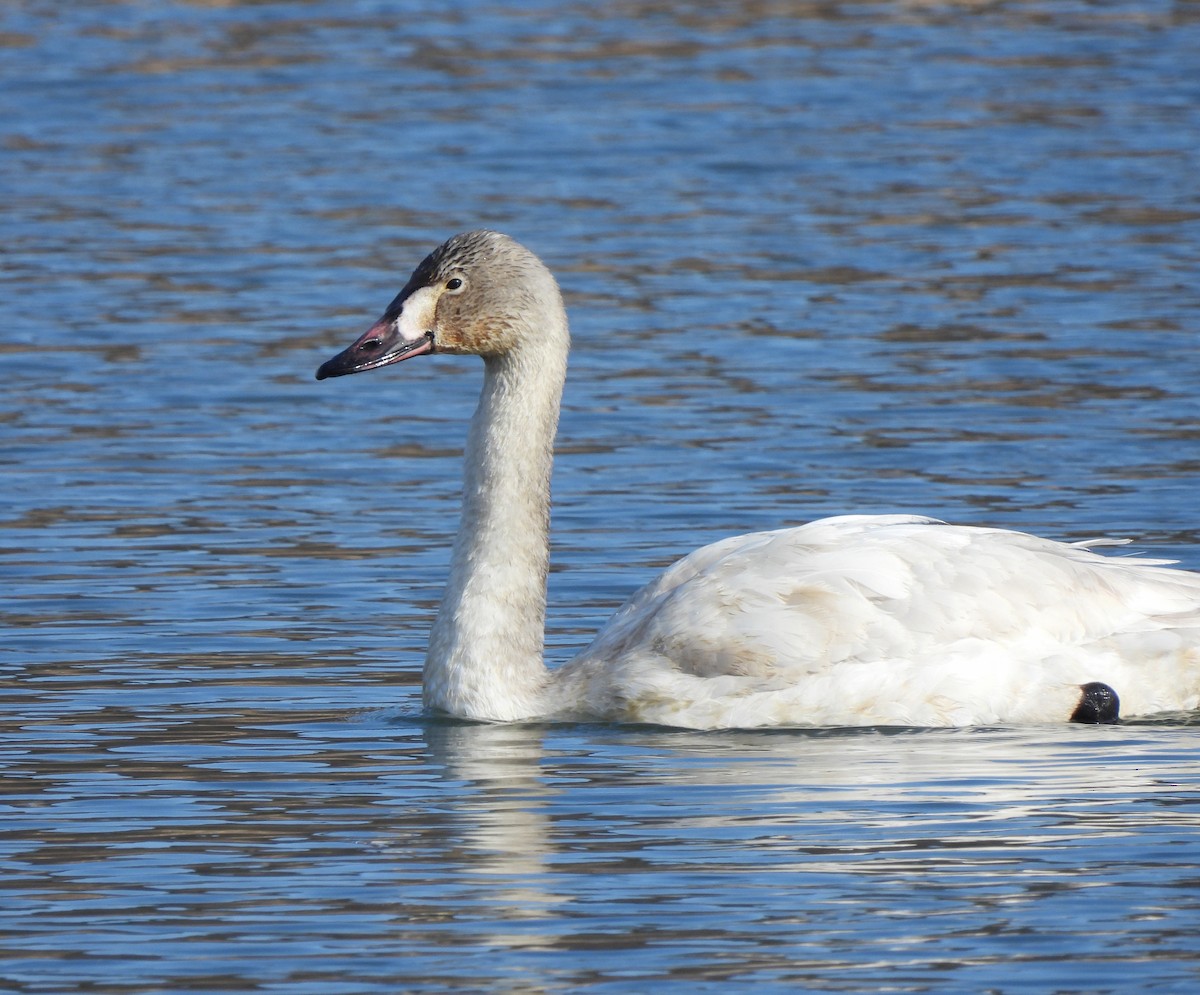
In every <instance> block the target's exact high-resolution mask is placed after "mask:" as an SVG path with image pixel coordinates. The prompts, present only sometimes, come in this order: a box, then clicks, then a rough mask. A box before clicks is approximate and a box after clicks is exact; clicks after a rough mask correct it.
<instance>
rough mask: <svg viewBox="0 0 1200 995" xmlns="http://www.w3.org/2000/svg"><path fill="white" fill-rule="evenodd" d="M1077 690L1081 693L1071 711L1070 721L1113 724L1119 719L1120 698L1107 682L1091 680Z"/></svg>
mask: <svg viewBox="0 0 1200 995" xmlns="http://www.w3.org/2000/svg"><path fill="white" fill-rule="evenodd" d="M1079 690H1080V691H1082V692H1083V694H1082V696H1081V697H1080V699H1079V704H1078V705H1077V706H1076V707H1075V711H1073V712H1072V713H1071V721H1072V722H1086V723H1090V724H1091V725H1115V724H1116V723H1117V722H1119V721H1120V715H1121V699H1120V698H1118V697H1117V692H1116V691H1114V690H1113V689H1112V688H1110V687H1109V686H1108V685H1107V684H1101V683H1100V682H1099V681H1092V683H1090V684H1082V685H1080V687H1079Z"/></svg>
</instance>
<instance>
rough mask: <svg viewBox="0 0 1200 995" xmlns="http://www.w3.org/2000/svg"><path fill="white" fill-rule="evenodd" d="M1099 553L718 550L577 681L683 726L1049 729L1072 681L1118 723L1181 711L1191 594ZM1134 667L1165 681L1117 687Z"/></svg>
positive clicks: (746, 545) (782, 537)
mask: <svg viewBox="0 0 1200 995" xmlns="http://www.w3.org/2000/svg"><path fill="white" fill-rule="evenodd" d="M1109 542H1111V541H1106V540H1100V541H1091V542H1086V543H1079V544H1069V543H1061V542H1055V541H1052V540H1047V539H1040V538H1038V537H1036V536H1032V535H1027V534H1025V533H1019V532H1011V531H1006V530H1002V529H985V528H971V527H961V526H950V525H947V524H945V523H944V522H940V521H938V520H936V519H931V518H923V517H918V516H911V515H889V516H843V517H838V518H828V519H822V520H820V521H816V522H812V523H810V524H807V525H803V526H800V527H797V528H790V529H782V530H778V531H774V532H760V533H754V534H750V535H744V536H736V537H733V538H730V539H726V540H722V541H721V542H717V543H714V544H712V545H710V546H706V547H704V548H702V549H700V550H697V551H696V552H694V553H692V554H691V555H689V556H687V557H685V558H684V559H682V560H680V561H678V562H677V563H675V564H674V565H673V566H671V567H670V568H668V569H667V570H666V571H664V573H663V574H661V575H660V576H659V577H658V578H656V579H655V580H654V581H652V582H651V583H649V584H648V585H646V586H645V587H644V588H643V589H642V590H640V591H639V592H638V593H637V594H635V595H634V596H633V597H632V598H631V599H630V600H629V602H627V603H626V604H625V605H624V606H623V607H622V608H621V609H620V610H619V611H618V612H617V613H616V615H615V616H614V617H613V619H612V620H611V622H610V623H609V625H608V626H606V627H605V629H604V630H603V631H602V632H601V633H600V634H599V635H598V637H597V638H596V640H595V642H593V644H592V645H591V646H590V647H589V648H588V649H587V650H585V652H584V653H583V654H582V655H581V658H580V662H581V664H583V665H585V666H587V665H588V661H591V663H590V666H591V667H593V668H594V667H596V666H600V665H603V667H605V668H606V669H607V670H608V671H609V674H610V676H611V677H612V678H613V679H614V680H615V681H616V683H617V684H618V685H620V686H621V687H622V688H623V690H622V692H621V697H622V700H623V701H624V702H625V703H626V705H628V703H630V702H632V703H634V705H635V706H636V707H635V709H634V710H635V711H636V712H637V714H639V715H642V716H651V720H653V721H658V720H660V719H656V718H653V716H655V715H656V714H657V713H656V712H655V711H654V707H650V708H649V709H648V708H647V703H648V702H660V701H661V702H664V703H665V702H671V703H670V704H669V705H666V704H664V706H663V707H665V708H668V709H669V714H666V713H664V715H665V717H666V719H668V720H669V721H671V722H672V723H676V724H685V725H687V724H698V725H705V724H714V720H713V718H712V716H711V715H709V714H707V712H706V713H705V716H704V717H699V716H697V718H696V721H695V722H689V721H687V720H686V716H687V713H688V710H689V709H691V710H696V709H701V710H702V711H703V710H705V709H707V710H708V712H711V711H712V710H714V709H719V708H724V709H726V710H727V711H728V712H729V713H730V714H729V717H728V719H723V718H718V719H717V721H716V723H715V724H725V725H761V724H779V723H786V724H792V723H796V722H800V723H806V722H817V723H821V724H825V723H827V722H832V723H843V722H863V721H871V722H876V721H896V722H902V723H904V724H914V723H915V724H936V725H941V724H948V723H949V724H964V723H970V722H980V721H1006V720H1008V719H1013V720H1022V721H1027V720H1029V719H1030V718H1033V719H1037V718H1038V717H1039V715H1040V713H1039V711H1038V710H1039V709H1040V708H1045V709H1046V710H1047V718H1057V719H1058V720H1062V719H1065V718H1067V717H1069V716H1070V714H1071V711H1072V709H1073V707H1074V703H1076V702H1077V700H1078V695H1079V690H1078V688H1079V685H1080V684H1082V683H1086V682H1090V681H1105V682H1106V683H1112V684H1113V686H1114V687H1115V686H1117V685H1118V683H1119V684H1120V685H1121V687H1120V688H1119V693H1120V694H1121V697H1122V699H1123V701H1124V702H1125V704H1126V707H1125V708H1124V709H1123V711H1125V712H1126V714H1132V712H1133V711H1151V710H1157V709H1158V708H1161V707H1164V706H1163V704H1162V702H1163V701H1164V700H1166V701H1167V702H1168V703H1167V704H1166V706H1165V707H1194V700H1195V699H1196V698H1197V695H1198V694H1200V687H1197V686H1196V685H1197V683H1198V678H1197V676H1196V675H1197V674H1198V673H1200V659H1198V658H1197V653H1196V647H1197V646H1198V645H1200V575H1197V574H1193V573H1189V572H1186V571H1181V570H1173V569H1170V568H1168V567H1167V566H1166V565H1165V563H1164V561H1151V560H1143V559H1135V558H1131V557H1111V556H1104V555H1101V554H1099V553H1097V552H1095V551H1093V549H1092V548H1091V547H1093V546H1097V545H1103V544H1107V543H1109ZM1139 659H1142V660H1150V661H1160V663H1161V661H1164V660H1168V659H1170V660H1172V661H1174V662H1173V663H1171V664H1167V663H1162V664H1161V667H1160V669H1162V668H1166V669H1165V670H1163V672H1162V673H1158V672H1153V673H1143V674H1138V673H1136V672H1135V673H1133V674H1132V677H1131V674H1130V673H1129V668H1130V667H1133V666H1135V665H1136V662H1137V661H1138V660H1139ZM602 662H603V663H602ZM1155 665H1157V664H1151V665H1150V666H1155ZM1147 679H1148V680H1147ZM1114 682H1117V683H1114ZM1146 684H1148V685H1150V686H1149V687H1142V685H1146ZM1164 687H1165V688H1166V690H1164ZM1143 692H1145V693H1143ZM1176 692H1178V693H1177V695H1176V697H1171V695H1173V694H1176ZM1164 694H1166V696H1167V697H1166V698H1165V699H1164ZM1176 699H1178V700H1176ZM1189 703H1192V704H1191V705H1189ZM626 705H623V706H622V707H626ZM764 712H765V713H766V714H767V715H768V716H769V717H768V718H766V719H765V720H764V718H763V715H764ZM747 713H752V714H747Z"/></svg>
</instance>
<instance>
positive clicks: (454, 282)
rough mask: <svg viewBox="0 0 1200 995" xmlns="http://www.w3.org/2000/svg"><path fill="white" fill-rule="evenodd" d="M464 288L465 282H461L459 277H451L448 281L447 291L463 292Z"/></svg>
mask: <svg viewBox="0 0 1200 995" xmlns="http://www.w3.org/2000/svg"><path fill="white" fill-rule="evenodd" d="M463 286H464V283H463V281H462V280H460V279H459V278H458V277H457V276H454V277H451V278H450V279H449V280H447V281H446V289H447V290H451V291H453V290H462V288H463Z"/></svg>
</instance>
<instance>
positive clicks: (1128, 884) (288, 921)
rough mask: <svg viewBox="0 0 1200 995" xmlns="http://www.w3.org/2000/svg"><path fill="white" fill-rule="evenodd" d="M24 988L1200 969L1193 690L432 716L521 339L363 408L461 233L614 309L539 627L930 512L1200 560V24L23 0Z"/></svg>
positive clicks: (1, 20)
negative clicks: (790, 713) (910, 718)
mask: <svg viewBox="0 0 1200 995" xmlns="http://www.w3.org/2000/svg"><path fill="white" fill-rule="evenodd" d="M0 49H2V55H3V59H2V60H0V93H2V95H3V98H4V104H5V107H6V111H5V114H4V116H3V119H2V121H0V152H2V155H0V183H2V184H3V190H4V191H5V193H4V203H3V209H2V214H0V217H2V218H3V225H4V228H3V232H4V237H3V240H2V242H0V246H2V249H0V300H3V308H4V321H3V327H2V329H0V362H2V363H3V371H4V391H3V393H0V474H2V476H0V479H2V485H0V487H2V490H0V494H3V497H4V501H3V505H2V506H0V625H2V629H0V631H2V633H3V638H2V639H0V667H2V670H0V762H2V764H3V767H2V780H0V787H2V789H3V796H2V797H0V869H2V872H3V873H2V874H0V989H2V990H3V991H12V992H59V991H61V992H76V991H95V992H112V993H118V992H119V993H125V992H129V993H132V992H154V991H171V992H189V991H196V992H199V991H216V990H233V991H278V992H288V993H300V992H339V993H340V992H346V993H351V992H370V993H385V992H396V991H412V992H447V991H511V992H577V991H596V992H630V993H641V992H645V991H647V990H650V989H651V987H653V988H654V989H657V988H659V987H660V986H662V985H670V986H672V987H674V988H676V989H677V990H680V991H700V992H703V991H712V992H718V991H720V992H725V991H729V990H731V989H749V988H751V987H753V988H754V989H755V990H766V991H795V990H803V989H810V990H841V991H855V990H863V989H880V988H888V989H891V990H899V991H923V990H930V989H940V990H962V991H978V990H992V991H1012V990H1017V989H1018V988H1020V989H1021V990H1047V991H1049V990H1055V991H1130V990H1139V989H1140V990H1145V989H1149V988H1151V987H1153V988H1154V990H1156V991H1181V992H1182V991H1189V992H1190V991H1192V990H1194V989H1195V988H1196V985H1197V984H1198V983H1200V940H1198V939H1197V937H1198V936H1200V898H1198V897H1197V896H1198V895H1200V748H1198V746H1197V737H1196V733H1195V727H1194V726H1192V725H1190V724H1189V722H1190V719H1191V718H1192V717H1191V716H1170V717H1166V718H1165V719H1163V720H1161V721H1155V722H1147V723H1140V724H1139V723H1131V724H1126V725H1122V726H1117V727H1104V728H1086V727H1065V728H1037V729H982V730H961V731H953V732H945V731H922V730H865V731H856V732H844V731H839V730H817V731H809V732H788V733H741V734H695V733H677V732H666V731H661V730H650V729H616V728H608V727H595V726H580V727H513V728H488V727H473V726H469V725H455V724H439V723H431V722H427V721H425V720H422V719H421V718H420V716H419V692H418V686H417V685H418V679H419V666H420V661H421V658H422V654H423V648H424V645H425V641H426V636H427V633H428V627H429V622H430V620H431V617H432V613H433V611H434V609H435V607H436V604H437V599H438V597H439V593H440V585H441V582H442V580H443V578H444V572H445V568H446V563H447V559H448V548H449V538H450V536H451V535H452V534H453V530H454V527H455V524H456V515H457V507H456V505H457V490H458V473H459V459H460V455H461V449H462V443H463V437H464V432H465V421H466V418H467V416H468V415H469V413H470V410H471V408H472V406H473V402H474V397H475V393H476V391H477V389H478V382H479V370H478V368H477V366H476V365H475V364H474V363H471V362H465V361H461V360H455V359H453V358H435V359H432V360H424V361H418V362H414V363H412V364H405V366H404V367H402V368H399V369H395V370H388V371H384V372H381V373H377V374H373V375H368V376H363V377H355V378H352V379H350V380H343V381H334V382H330V383H322V384H317V383H315V382H314V381H313V379H312V374H313V371H314V370H315V368H316V366H317V365H318V363H319V362H320V361H322V360H323V359H325V358H327V357H328V356H329V355H330V354H331V353H332V352H333V351H335V350H337V349H340V348H341V347H342V346H344V345H346V344H348V342H349V341H350V340H351V339H353V338H354V337H355V336H356V335H357V334H358V333H359V332H360V331H361V330H362V329H363V328H365V327H366V324H367V323H368V322H369V321H370V320H372V319H373V318H374V317H375V316H376V315H377V313H378V312H379V311H380V310H381V309H382V308H383V306H384V305H385V304H386V303H387V302H388V301H389V300H390V299H391V297H392V295H393V294H394V293H395V292H396V291H397V290H398V289H399V287H400V286H401V285H402V284H403V282H404V280H405V279H406V277H407V273H408V271H409V270H410V269H411V268H412V266H413V265H414V264H415V263H416V262H418V261H419V260H420V258H421V257H422V256H423V255H424V254H425V253H426V252H427V251H428V250H429V249H430V248H432V247H433V246H434V245H435V244H437V243H438V242H440V241H441V240H442V239H443V238H444V237H445V236H447V235H449V234H451V233H452V232H454V231H458V230H461V229H464V228H469V227H478V226H482V225H486V226H490V227H496V228H500V229H503V230H506V231H508V232H510V233H511V234H513V235H515V236H517V237H518V238H520V239H521V240H522V241H524V242H526V243H527V244H528V245H530V246H531V247H532V248H534V249H535V250H536V251H537V252H539V253H540V254H541V255H542V256H543V257H544V258H545V259H546V260H547V262H548V263H549V264H550V265H551V267H552V268H553V269H554V270H555V272H556V273H557V274H558V275H559V277H560V280H561V283H562V285H563V288H564V291H565V292H566V294H567V297H568V305H569V308H570V311H571V318H572V327H573V334H574V352H573V354H572V368H571V377H570V382H569V384H568V394H567V398H566V401H565V408H564V414H563V423H562V429H561V434H560V440H559V459H558V464H557V470H556V477H555V487H556V491H555V501H556V504H555V520H554V540H555V553H554V556H555V571H554V573H553V575H552V577H551V590H550V613H549V614H550V618H549V627H550V628H549V634H548V643H549V646H550V650H551V653H552V655H553V656H554V657H555V658H558V659H561V658H563V657H565V656H567V655H568V654H569V652H570V651H571V649H573V648H575V647H578V646H579V645H581V644H582V643H583V642H585V641H586V638H587V634H588V633H589V632H590V631H592V630H593V629H594V628H595V626H596V625H598V624H599V623H600V622H601V621H602V620H603V619H604V618H605V617H606V616H607V615H608V613H610V612H611V611H612V609H613V608H614V607H615V606H616V605H617V604H618V603H619V602H620V601H621V600H622V599H623V598H624V596H625V595H627V594H628V593H629V592H630V591H632V590H633V589H634V588H635V587H636V586H638V585H639V584H640V583H642V582H643V581H645V580H646V579H648V578H649V577H650V576H651V575H652V574H653V573H654V572H655V571H656V570H657V569H659V568H660V567H661V566H662V565H664V564H665V563H667V562H670V561H671V560H672V559H673V558H675V557H676V556H677V555H679V554H681V553H683V552H686V551H688V550H690V549H692V548H694V547H696V546H697V545H700V544H702V543H704V542H706V541H709V540H711V539H714V538H717V537H719V536H721V535H725V534H728V533H731V532H742V531H748V530H752V529H758V528H766V527H771V526H775V525H778V524H781V523H787V522H799V521H803V520H806V519H809V518H814V517H818V516H820V515H824V514H835V513H841V512H846V511H885V510H906V511H918V512H924V513H930V514H935V515H937V516H939V517H945V518H950V519H953V520H956V521H963V522H971V523H982V522H987V523H994V524H999V525H1005V526H1009V527H1015V528H1023V529H1030V530H1034V531H1037V532H1040V533H1043V534H1047V535H1051V536H1057V537H1063V538H1080V537H1084V536H1090V535H1097V534H1110V535H1124V536H1133V537H1136V539H1137V540H1138V544H1139V547H1138V548H1140V549H1145V550H1146V551H1148V552H1150V553H1153V554H1157V555H1165V556H1172V557H1175V558H1178V559H1180V560H1181V561H1182V562H1183V563H1184V564H1185V565H1186V566H1189V567H1192V568H1197V569H1200V535H1198V533H1197V521H1198V520H1200V519H1198V517H1197V514H1198V512H1197V508H1198V502H1197V498H1196V495H1197V494H1198V493H1200V429H1198V428H1197V426H1198V425H1200V350H1198V348H1197V346H1198V333H1200V294H1198V293H1197V273H1198V272H1200V266H1198V263H1200V249H1198V248H1197V246H1198V245H1200V73H1198V72H1197V71H1196V69H1195V68H1194V67H1195V66H1196V65H1197V64H1200V63H1198V62H1197V59H1198V58H1200V9H1198V8H1197V5H1196V4H1194V3H1187V2H1179V3H1168V2H1157V3H1156V2H1144V3H1121V2H1112V3H1109V2H1106V3H1095V4H1091V3H1050V2H1027V3H1022V2H1014V3H1006V4H988V3H959V4H954V3H944V4H942V3H919V2H909V3H903V2H897V3H858V4H852V3H838V2H830V3H788V2H755V3H736V4H735V3H716V4H714V3H696V4H688V3H680V2H675V3H671V4H660V3H656V2H641V3H639V2H617V3H612V4H584V3H578V4H573V3H569V2H549V0H547V2H541V3H538V2H534V3H525V4H519V5H511V4H500V3H473V2H470V0H468V2H465V3H458V4H451V5H446V4H432V3H421V2H417V3H409V4H387V3H382V2H367V0H362V2H349V3H341V2H339V3H333V2H327V0H312V2H299V0H297V2H280V3H271V2H260V3H252V2H245V3H239V2H237V0H227V2H221V3H217V2H203V0H195V2H191V3H183V2H179V3H166V2H163V3H155V2H145V3H132V2H130V3H105V2H96V3H88V4H50V3H44V2H34V0H15V2H11V3H8V4H6V5H5V6H4V8H3V10H2V11H0Z"/></svg>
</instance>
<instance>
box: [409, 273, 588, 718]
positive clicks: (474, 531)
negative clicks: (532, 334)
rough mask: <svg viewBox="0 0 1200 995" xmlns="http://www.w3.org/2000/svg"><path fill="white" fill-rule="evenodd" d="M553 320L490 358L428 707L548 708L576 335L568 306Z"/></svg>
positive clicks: (486, 712)
mask: <svg viewBox="0 0 1200 995" xmlns="http://www.w3.org/2000/svg"><path fill="white" fill-rule="evenodd" d="M555 296H557V294H556V295H555ZM544 320H547V321H549V322H550V323H551V325H552V327H551V328H550V329H549V334H546V330H544V329H543V330H540V331H542V332H543V334H541V335H539V336H538V337H537V339H536V340H535V341H534V342H531V343H529V344H528V345H527V347H525V348H523V349H522V350H518V351H514V352H511V353H506V354H504V355H503V356H500V357H489V358H487V359H485V361H484V363H485V372H484V381H483V392H482V394H481V395H480V398H479V407H478V408H477V409H476V411H475V415H474V417H473V418H472V419H471V429H470V433H469V434H468V437H467V449H466V454H465V456H466V469H465V472H464V475H463V476H464V479H463V504H462V521H461V522H460V524H459V529H458V536H457V538H456V539H455V540H454V552H453V555H452V558H451V565H450V579H449V581H448V582H447V584H446V592H445V594H444V596H443V598H442V605H441V609H440V610H439V611H438V616H437V620H436V621H435V622H434V625H433V631H432V632H431V633H430V639H429V651H428V654H427V655H426V657H425V672H424V697H425V705H426V707H427V708H433V709H436V710H439V711H443V712H448V713H450V714H452V715H457V716H460V717H462V718H469V719H481V720H492V721H511V720H514V719H522V718H533V717H536V716H538V715H540V714H543V713H544V711H545V704H544V689H545V687H546V684H547V682H548V679H549V674H548V672H547V670H546V666H545V664H544V663H543V660H542V647H543V638H544V632H545V619H546V572H547V569H548V567H549V557H550V537H549V534H550V470H551V465H552V463H553V458H554V434H555V430H556V429H557V426H558V410H559V401H560V399H561V397H562V388H563V381H564V379H565V377H566V365H567V345H568V340H567V326H566V316H565V314H564V313H563V312H562V308H561V305H559V306H558V307H557V308H555V309H554V311H553V313H552V314H550V315H548V316H544Z"/></svg>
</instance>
